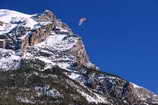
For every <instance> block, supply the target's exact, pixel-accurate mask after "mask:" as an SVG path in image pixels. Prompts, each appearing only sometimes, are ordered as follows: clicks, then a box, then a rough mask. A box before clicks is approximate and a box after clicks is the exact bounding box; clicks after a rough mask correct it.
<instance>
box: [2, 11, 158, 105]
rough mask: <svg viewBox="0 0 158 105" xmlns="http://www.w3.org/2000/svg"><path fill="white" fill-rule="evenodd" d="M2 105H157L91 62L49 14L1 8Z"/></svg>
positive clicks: (145, 93) (79, 42)
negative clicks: (29, 13) (30, 13)
mask: <svg viewBox="0 0 158 105" xmlns="http://www.w3.org/2000/svg"><path fill="white" fill-rule="evenodd" d="M0 69H1V70H0V90H1V92H0V105H158V96H157V95H156V94H154V93H152V92H150V91H149V90H147V89H145V88H143V87H140V86H137V85H136V84H134V83H132V82H129V81H127V80H125V79H123V78H121V77H119V76H117V75H114V74H110V73H106V72H102V71H101V70H100V68H98V67H97V66H96V65H95V64H93V63H91V61H90V59H89V57H88V55H87V53H86V50H85V47H84V44H83V42H82V39H81V38H80V37H79V36H78V35H76V34H74V33H73V31H72V30H71V29H70V28H69V26H68V25H66V24H65V23H63V22H62V21H61V20H60V19H58V18H57V17H56V16H55V14H54V13H53V12H51V11H49V10H46V11H44V12H43V13H40V14H33V15H28V14H24V13H20V12H17V11H13V10H7V9H0Z"/></svg>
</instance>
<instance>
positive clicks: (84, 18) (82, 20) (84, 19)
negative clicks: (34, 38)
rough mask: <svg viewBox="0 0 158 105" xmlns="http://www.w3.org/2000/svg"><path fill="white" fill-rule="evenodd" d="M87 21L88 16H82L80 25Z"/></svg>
mask: <svg viewBox="0 0 158 105" xmlns="http://www.w3.org/2000/svg"><path fill="white" fill-rule="evenodd" d="M86 21H87V18H86V17H81V18H80V20H79V23H78V26H82V24H83V23H84V22H86Z"/></svg>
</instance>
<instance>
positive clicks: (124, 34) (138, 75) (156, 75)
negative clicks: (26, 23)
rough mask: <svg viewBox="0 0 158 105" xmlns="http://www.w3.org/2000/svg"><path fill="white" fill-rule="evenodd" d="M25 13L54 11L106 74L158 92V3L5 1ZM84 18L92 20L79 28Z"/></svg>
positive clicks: (1, 5) (137, 0)
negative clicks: (114, 75) (81, 41)
mask: <svg viewBox="0 0 158 105" xmlns="http://www.w3.org/2000/svg"><path fill="white" fill-rule="evenodd" d="M0 8H7V9H12V10H17V11H21V12H25V13H40V12H42V11H43V10H45V9H50V10H53V11H54V12H55V13H56V15H57V16H58V17H59V18H61V19H62V20H63V21H64V22H66V23H67V24H68V25H70V27H71V28H72V29H73V31H74V32H75V33H78V34H80V36H81V37H82V39H83V40H84V43H85V45H86V49H87V52H88V54H89V56H90V58H91V60H92V62H94V63H95V64H97V65H98V66H99V67H100V68H101V69H102V71H105V72H111V73H115V74H117V75H120V76H122V77H124V78H125V79H127V80H129V81H132V82H134V83H136V84H139V85H141V86H143V87H146V88H148V89H150V90H152V91H154V92H155V93H158V1H157V0H1V3H0ZM80 17H87V18H88V21H87V22H86V23H85V24H84V25H83V26H82V27H78V25H77V24H78V20H79V18H80Z"/></svg>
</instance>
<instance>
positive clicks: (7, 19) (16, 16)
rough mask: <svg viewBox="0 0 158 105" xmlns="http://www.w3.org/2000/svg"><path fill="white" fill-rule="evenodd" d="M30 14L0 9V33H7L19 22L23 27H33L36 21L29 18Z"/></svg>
mask: <svg viewBox="0 0 158 105" xmlns="http://www.w3.org/2000/svg"><path fill="white" fill-rule="evenodd" d="M32 16H33V15H28V14H24V13H21V12H17V11H13V10H7V9H0V21H1V22H2V24H1V25H0V35H1V34H4V33H8V32H9V31H11V30H12V29H13V28H15V27H16V26H17V25H18V24H20V23H22V24H23V25H24V26H25V27H28V28H33V27H34V25H36V24H37V22H36V21H35V20H33V19H32V18H31V17H32Z"/></svg>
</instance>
